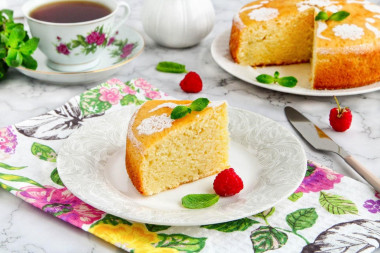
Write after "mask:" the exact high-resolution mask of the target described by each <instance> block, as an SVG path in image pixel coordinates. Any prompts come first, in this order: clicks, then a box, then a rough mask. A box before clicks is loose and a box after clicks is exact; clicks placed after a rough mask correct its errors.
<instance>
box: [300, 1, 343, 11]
mask: <svg viewBox="0 0 380 253" xmlns="http://www.w3.org/2000/svg"><path fill="white" fill-rule="evenodd" d="M336 3H338V2H336V1H330V0H305V1H302V2H299V3H297V8H298V11H300V12H303V11H306V10H307V9H309V8H310V7H312V6H314V7H319V8H328V7H330V8H331V7H333V6H334V7H333V8H334V9H336V8H339V7H338V6H335V5H334V4H336Z"/></svg>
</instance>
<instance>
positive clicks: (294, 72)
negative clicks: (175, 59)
mask: <svg viewBox="0 0 380 253" xmlns="http://www.w3.org/2000/svg"><path fill="white" fill-rule="evenodd" d="M229 39H230V31H225V32H223V33H222V34H220V35H219V36H217V37H216V38H215V39H214V41H213V43H212V44H211V54H212V57H213V58H214V60H215V61H216V63H217V64H218V65H219V66H220V67H221V68H222V69H224V70H225V71H227V72H228V73H230V74H231V75H233V76H235V77H237V78H239V79H241V80H243V81H246V82H248V83H251V84H253V85H256V86H259V87H262V88H266V89H270V90H275V91H280V92H285V93H290V94H296V95H307V96H334V95H335V96H346V95H356V94H362V93H368V92H373V91H376V90H380V82H377V83H374V84H371V85H366V86H363V87H359V88H351V89H340V90H313V89H312V88H311V84H310V76H311V66H310V63H302V64H292V65H282V66H266V67H256V68H253V67H251V66H243V65H240V64H237V63H235V62H234V61H233V59H232V57H231V55H230V50H229ZM275 71H279V72H280V77H281V76H294V77H296V78H297V80H298V82H297V85H296V86H295V87H293V88H287V87H283V86H280V85H278V84H263V83H259V82H258V81H256V77H257V76H258V75H261V74H268V75H272V76H273V74H274V72H275Z"/></svg>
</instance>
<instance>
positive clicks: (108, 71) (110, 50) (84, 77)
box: [17, 27, 144, 84]
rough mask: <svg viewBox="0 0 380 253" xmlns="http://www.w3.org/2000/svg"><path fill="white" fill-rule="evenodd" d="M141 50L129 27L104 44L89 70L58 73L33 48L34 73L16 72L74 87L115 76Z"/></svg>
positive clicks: (137, 36)
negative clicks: (36, 64)
mask: <svg viewBox="0 0 380 253" xmlns="http://www.w3.org/2000/svg"><path fill="white" fill-rule="evenodd" d="M143 49H144V39H143V37H142V36H141V34H139V33H138V32H137V31H135V30H133V29H132V28H130V27H123V28H122V29H120V30H119V31H117V32H116V34H115V36H114V37H112V38H111V39H110V41H109V42H108V45H107V48H106V50H105V51H104V53H102V55H101V56H100V61H99V63H98V64H97V65H96V66H94V67H93V68H91V69H89V70H86V71H80V72H59V71H56V70H53V69H51V68H49V67H48V65H47V63H48V59H47V57H46V56H45V55H44V54H43V53H42V52H41V51H40V50H39V49H37V50H36V51H35V52H34V54H33V57H34V58H35V59H36V60H37V62H38V67H37V69H36V70H31V69H26V68H24V67H18V68H17V69H18V70H19V71H20V72H21V73H23V74H25V75H27V76H29V77H32V78H35V79H39V80H42V81H46V82H51V83H59V84H77V83H89V82H95V81H98V80H104V79H106V78H108V77H109V76H111V75H113V74H114V73H116V72H117V71H118V70H119V69H120V68H121V67H122V66H123V65H124V64H126V63H128V62H130V61H132V60H133V59H135V58H136V57H137V56H139V55H140V54H141V52H142V51H143Z"/></svg>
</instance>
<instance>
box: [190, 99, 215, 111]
mask: <svg viewBox="0 0 380 253" xmlns="http://www.w3.org/2000/svg"><path fill="white" fill-rule="evenodd" d="M209 103H210V100H208V99H207V98H198V99H195V100H194V101H193V102H192V103H191V105H190V109H191V110H193V111H202V110H203V109H205V108H206V107H207V105H208V104H209Z"/></svg>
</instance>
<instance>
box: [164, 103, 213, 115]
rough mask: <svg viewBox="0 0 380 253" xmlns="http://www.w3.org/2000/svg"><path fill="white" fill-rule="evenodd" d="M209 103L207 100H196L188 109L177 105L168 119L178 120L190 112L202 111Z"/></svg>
mask: <svg viewBox="0 0 380 253" xmlns="http://www.w3.org/2000/svg"><path fill="white" fill-rule="evenodd" d="M209 103H210V101H209V100H208V99H207V98H197V99H196V100H194V101H193V102H192V103H191V104H190V106H189V107H187V106H185V105H178V106H176V107H175V108H174V109H173V111H172V113H171V114H170V118H171V119H180V118H183V117H185V116H186V115H187V114H188V113H191V112H192V111H202V110H203V109H205V108H206V107H207V105H208V104H209Z"/></svg>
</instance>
